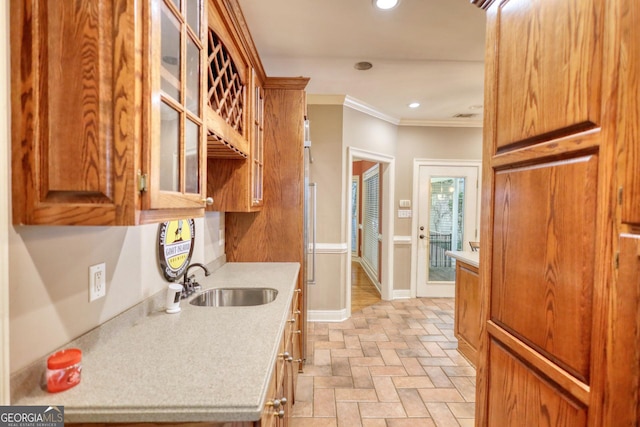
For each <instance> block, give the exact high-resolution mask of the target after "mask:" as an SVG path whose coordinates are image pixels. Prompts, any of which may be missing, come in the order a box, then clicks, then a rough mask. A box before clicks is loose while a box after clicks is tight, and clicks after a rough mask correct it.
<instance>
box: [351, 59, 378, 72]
mask: <svg viewBox="0 0 640 427" xmlns="http://www.w3.org/2000/svg"><path fill="white" fill-rule="evenodd" d="M372 67H373V64H372V63H371V62H369V61H362V62H356V63H355V65H354V66H353V68H355V69H356V70H360V71H365V70H370V69H371V68H372Z"/></svg>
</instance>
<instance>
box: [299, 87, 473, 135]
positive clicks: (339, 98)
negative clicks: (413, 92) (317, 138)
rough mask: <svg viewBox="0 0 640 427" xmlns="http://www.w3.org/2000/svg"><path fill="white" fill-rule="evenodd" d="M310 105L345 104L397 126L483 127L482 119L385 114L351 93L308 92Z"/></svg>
mask: <svg viewBox="0 0 640 427" xmlns="http://www.w3.org/2000/svg"><path fill="white" fill-rule="evenodd" d="M307 104H308V105H343V106H345V107H349V108H351V109H353V110H356V111H360V112H361V113H364V114H367V115H369V116H372V117H376V118H378V119H380V120H384V121H386V122H389V123H391V124H393V125H396V126H425V127H449V128H456V127H468V128H481V127H482V120H467V121H459V120H455V119H451V120H401V119H397V118H395V117H392V116H389V115H388V114H384V113H382V112H380V111H378V110H376V109H375V108H374V107H372V106H371V105H369V104H367V103H365V102H362V101H360V100H358V99H356V98H353V97H351V96H349V95H318V94H307Z"/></svg>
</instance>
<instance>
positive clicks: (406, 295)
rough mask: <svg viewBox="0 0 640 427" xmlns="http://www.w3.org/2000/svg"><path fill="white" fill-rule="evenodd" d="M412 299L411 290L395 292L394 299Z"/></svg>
mask: <svg viewBox="0 0 640 427" xmlns="http://www.w3.org/2000/svg"><path fill="white" fill-rule="evenodd" d="M409 298H411V289H397V290H394V291H393V299H394V300H396V299H409Z"/></svg>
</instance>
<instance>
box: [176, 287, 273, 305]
mask: <svg viewBox="0 0 640 427" xmlns="http://www.w3.org/2000/svg"><path fill="white" fill-rule="evenodd" d="M277 295H278V291H277V290H275V289H273V288H213V289H207V290H205V291H203V292H202V293H201V294H199V295H198V296H196V297H195V298H193V299H192V300H191V301H189V304H192V305H197V306H203V307H246V306H251V305H263V304H268V303H270V302H271V301H273V300H274V299H276V296H277Z"/></svg>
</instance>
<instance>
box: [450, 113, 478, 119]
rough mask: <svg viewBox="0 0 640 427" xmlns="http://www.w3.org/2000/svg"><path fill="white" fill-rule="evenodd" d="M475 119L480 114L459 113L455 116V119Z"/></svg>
mask: <svg viewBox="0 0 640 427" xmlns="http://www.w3.org/2000/svg"><path fill="white" fill-rule="evenodd" d="M474 117H478V114H474V113H458V114H456V115H455V116H453V118H454V119H473V118H474Z"/></svg>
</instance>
